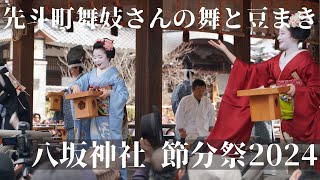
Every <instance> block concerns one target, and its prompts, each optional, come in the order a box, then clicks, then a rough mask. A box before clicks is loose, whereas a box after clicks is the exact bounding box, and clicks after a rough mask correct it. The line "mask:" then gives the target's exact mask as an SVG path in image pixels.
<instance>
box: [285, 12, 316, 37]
mask: <svg viewBox="0 0 320 180" xmlns="http://www.w3.org/2000/svg"><path fill="white" fill-rule="evenodd" d="M290 17H291V16H290ZM290 17H289V19H290ZM289 19H286V20H284V22H286V23H288V22H289ZM301 26H309V23H307V22H302V23H301ZM288 30H289V31H290V34H291V37H293V38H294V39H297V40H298V41H299V42H303V41H305V40H306V39H307V38H308V37H309V36H310V34H311V29H302V28H300V27H299V26H298V27H290V28H288Z"/></svg>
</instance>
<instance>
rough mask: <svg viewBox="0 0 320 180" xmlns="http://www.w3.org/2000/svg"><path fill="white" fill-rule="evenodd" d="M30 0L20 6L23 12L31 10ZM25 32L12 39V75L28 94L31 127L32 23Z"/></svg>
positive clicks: (27, 25)
mask: <svg viewBox="0 0 320 180" xmlns="http://www.w3.org/2000/svg"><path fill="white" fill-rule="evenodd" d="M28 4H32V0H25V1H23V3H22V5H21V7H24V8H26V9H23V11H24V12H28V11H29V10H31V6H30V5H28ZM26 28H27V34H26V35H24V36H22V37H21V39H20V40H17V41H13V75H14V76H15V77H16V79H17V80H18V81H19V82H20V83H21V84H22V85H23V86H25V87H26V88H27V89H26V91H27V92H28V93H29V94H30V96H29V99H28V102H29V104H30V111H31V113H30V115H31V117H30V119H31V124H30V126H31V127H32V109H33V61H34V55H33V51H34V24H32V23H31V24H26Z"/></svg>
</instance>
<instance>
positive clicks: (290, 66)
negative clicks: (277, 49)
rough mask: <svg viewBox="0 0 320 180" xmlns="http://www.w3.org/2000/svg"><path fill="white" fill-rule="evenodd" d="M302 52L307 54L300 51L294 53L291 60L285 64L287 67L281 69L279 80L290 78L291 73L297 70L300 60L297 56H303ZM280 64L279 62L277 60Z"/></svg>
mask: <svg viewBox="0 0 320 180" xmlns="http://www.w3.org/2000/svg"><path fill="white" fill-rule="evenodd" d="M304 52H308V51H307V50H300V51H298V52H296V53H294V56H292V58H291V60H290V61H289V62H288V63H287V65H286V66H285V67H284V68H283V70H282V71H281V74H280V76H279V79H287V78H288V77H290V76H291V73H292V72H293V71H295V70H296V69H297V66H298V65H299V64H300V62H301V60H302V59H301V58H298V57H299V55H301V54H303V53H304ZM283 54H284V52H283V53H282V54H281V56H280V59H281V57H282V56H283ZM279 62H280V60H279Z"/></svg>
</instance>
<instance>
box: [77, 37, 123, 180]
mask: <svg viewBox="0 0 320 180" xmlns="http://www.w3.org/2000/svg"><path fill="white" fill-rule="evenodd" d="M114 55H115V49H114V47H113V41H111V40H109V39H99V40H97V42H96V43H95V44H94V45H93V58H92V59H93V63H94V64H95V66H96V68H94V69H93V70H92V71H91V72H88V73H86V74H84V75H83V76H82V77H81V78H79V79H78V80H77V81H75V82H74V83H73V84H72V86H71V90H72V93H79V92H82V91H88V90H89V89H96V90H99V91H102V92H103V94H102V95H101V96H99V98H98V107H99V116H98V117H94V118H91V119H89V120H81V121H77V120H76V121H75V124H74V125H75V140H76V141H78V142H82V141H86V142H87V144H88V143H90V141H98V143H101V144H104V142H105V141H111V143H113V144H115V145H116V146H117V147H120V146H121V141H122V121H123V116H124V107H125V105H126V102H127V100H128V96H129V93H128V90H127V87H126V85H125V82H124V80H123V78H122V77H121V76H120V74H119V71H118V70H117V69H116V68H115V67H112V66H110V60H111V59H112V58H113V57H114ZM89 145H90V144H89ZM118 153H121V151H120V152H118ZM120 173H121V179H126V170H125V169H122V170H121V171H120Z"/></svg>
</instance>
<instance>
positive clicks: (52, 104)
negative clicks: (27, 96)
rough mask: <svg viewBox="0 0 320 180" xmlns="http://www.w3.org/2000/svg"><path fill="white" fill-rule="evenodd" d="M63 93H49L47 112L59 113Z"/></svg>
mask: <svg viewBox="0 0 320 180" xmlns="http://www.w3.org/2000/svg"><path fill="white" fill-rule="evenodd" d="M63 95H64V92H49V93H48V95H47V97H48V99H49V110H51V111H61V108H62V107H61V105H62V97H63Z"/></svg>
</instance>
